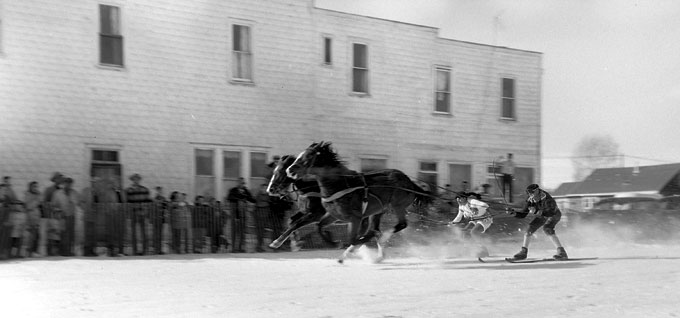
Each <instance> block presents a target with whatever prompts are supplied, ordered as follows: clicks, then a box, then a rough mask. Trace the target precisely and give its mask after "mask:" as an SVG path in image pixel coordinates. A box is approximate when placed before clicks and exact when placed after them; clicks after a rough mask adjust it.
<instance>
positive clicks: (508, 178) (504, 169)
mask: <svg viewBox="0 0 680 318" xmlns="http://www.w3.org/2000/svg"><path fill="white" fill-rule="evenodd" d="M501 175H502V183H501V186H502V188H501V191H503V196H505V191H506V190H507V191H508V202H510V203H512V179H513V178H514V176H515V162H514V161H513V159H512V154H511V153H509V154H508V158H507V159H506V160H505V161H502V162H501Z"/></svg>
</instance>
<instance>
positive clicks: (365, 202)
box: [321, 174, 368, 214]
mask: <svg viewBox="0 0 680 318" xmlns="http://www.w3.org/2000/svg"><path fill="white" fill-rule="evenodd" d="M361 181H362V182H363V183H364V185H363V186H361V187H354V188H348V189H344V190H340V191H338V192H336V193H333V194H332V195H331V196H330V197H327V198H321V202H325V203H330V202H333V201H335V200H337V199H339V198H342V197H344V196H345V195H347V194H350V193H352V192H354V191H356V190H359V189H364V199H363V200H362V202H361V214H364V213H366V207H368V185H367V184H366V179H364V175H363V174H361Z"/></svg>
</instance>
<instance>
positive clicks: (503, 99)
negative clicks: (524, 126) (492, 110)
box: [500, 75, 517, 120]
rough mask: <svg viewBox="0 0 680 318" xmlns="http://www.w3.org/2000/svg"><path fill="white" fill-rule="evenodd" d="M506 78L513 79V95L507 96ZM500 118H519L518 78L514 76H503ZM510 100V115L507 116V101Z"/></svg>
mask: <svg viewBox="0 0 680 318" xmlns="http://www.w3.org/2000/svg"><path fill="white" fill-rule="evenodd" d="M505 80H511V81H512V96H505V91H506V90H505ZM500 88H501V89H500V95H501V100H500V104H501V105H500V118H501V119H503V120H517V79H516V78H515V77H513V76H505V75H504V76H501V87H500ZM506 100H507V101H510V102H511V104H510V108H511V109H510V113H511V114H510V117H507V116H505V102H506Z"/></svg>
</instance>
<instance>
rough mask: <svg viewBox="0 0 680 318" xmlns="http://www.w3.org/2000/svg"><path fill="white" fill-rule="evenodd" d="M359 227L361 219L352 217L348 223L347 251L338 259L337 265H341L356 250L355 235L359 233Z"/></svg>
mask: <svg viewBox="0 0 680 318" xmlns="http://www.w3.org/2000/svg"><path fill="white" fill-rule="evenodd" d="M360 226H361V218H357V217H353V218H352V220H351V221H350V222H349V237H350V243H349V247H347V249H345V251H344V252H343V253H342V255H341V256H340V259H338V263H340V264H342V263H343V262H344V261H345V259H347V257H349V255H350V254H351V253H354V249H356V245H355V244H356V241H357V235H358V233H359V227H360Z"/></svg>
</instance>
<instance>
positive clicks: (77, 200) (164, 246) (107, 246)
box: [0, 172, 292, 259]
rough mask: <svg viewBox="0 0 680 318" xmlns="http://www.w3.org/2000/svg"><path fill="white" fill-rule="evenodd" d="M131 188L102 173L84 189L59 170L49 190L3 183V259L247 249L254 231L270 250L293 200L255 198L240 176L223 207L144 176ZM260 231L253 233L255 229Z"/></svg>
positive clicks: (260, 245) (260, 246) (261, 194)
mask: <svg viewBox="0 0 680 318" xmlns="http://www.w3.org/2000/svg"><path fill="white" fill-rule="evenodd" d="M129 179H130V181H131V185H130V186H129V187H127V188H125V189H122V188H121V187H119V186H118V185H117V184H116V182H115V181H113V180H110V179H104V178H97V177H94V178H93V179H92V180H91V184H90V185H87V186H86V187H84V188H83V189H82V190H81V191H76V190H75V188H76V187H75V182H74V180H73V179H72V178H69V177H67V176H65V175H63V174H62V173H59V172H55V173H54V174H53V175H52V177H51V179H50V180H51V182H52V184H50V185H48V186H47V188H45V189H44V191H42V192H41V191H40V185H39V184H38V182H36V181H31V182H29V183H28V185H27V188H26V190H25V191H24V192H23V196H20V195H17V191H16V190H15V188H14V186H13V184H12V178H11V177H10V176H5V177H4V178H3V179H2V183H1V184H0V259H7V258H23V257H42V256H75V255H83V256H99V255H102V254H106V255H109V256H124V255H153V254H157V255H158V254H165V253H219V252H232V253H243V252H245V251H246V235H245V234H246V232H248V233H251V232H252V233H253V234H254V236H256V238H255V240H256V241H257V243H256V246H255V248H254V251H256V252H264V251H267V249H266V246H265V240H264V238H265V237H266V236H267V233H271V235H269V237H270V239H274V238H276V237H277V236H278V235H279V234H280V233H282V230H283V228H284V227H285V225H286V224H285V215H286V212H287V210H290V209H291V208H292V204H291V203H289V202H287V201H285V200H282V199H279V198H277V197H272V196H269V195H268V194H267V193H266V185H260V187H259V189H258V190H257V192H256V193H255V195H253V194H252V193H251V192H250V190H249V189H248V188H247V187H246V183H245V180H244V179H243V178H240V179H239V180H238V185H237V186H236V187H234V188H232V189H230V190H229V192H228V193H227V195H226V197H225V202H226V203H227V204H222V203H221V202H220V201H218V200H216V199H215V198H213V197H204V196H201V195H199V196H196V197H195V198H194V200H193V202H189V200H188V199H187V195H186V193H181V192H178V191H173V192H172V193H171V194H170V196H169V198H166V196H165V194H164V189H163V188H162V187H160V186H156V187H155V188H154V190H155V193H152V192H151V191H150V190H149V189H148V188H147V187H145V186H144V185H142V176H141V175H139V174H133V175H132V176H130V178H129ZM250 229H252V231H250Z"/></svg>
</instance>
